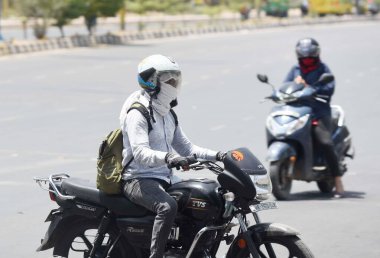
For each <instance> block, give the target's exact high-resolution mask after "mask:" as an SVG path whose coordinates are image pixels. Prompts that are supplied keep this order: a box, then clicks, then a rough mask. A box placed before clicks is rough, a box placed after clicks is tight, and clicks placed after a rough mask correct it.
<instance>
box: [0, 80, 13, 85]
mask: <svg viewBox="0 0 380 258" xmlns="http://www.w3.org/2000/svg"><path fill="white" fill-rule="evenodd" d="M11 83H13V80H11V79H8V80H3V81H0V84H11Z"/></svg>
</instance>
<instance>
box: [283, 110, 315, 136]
mask: <svg viewBox="0 0 380 258" xmlns="http://www.w3.org/2000/svg"><path fill="white" fill-rule="evenodd" d="M309 116H310V115H309V114H306V115H304V116H302V117H300V118H298V119H296V120H293V121H291V122H290V123H288V124H286V127H287V130H286V135H291V134H293V133H294V132H295V131H297V130H299V129H301V128H302V127H304V126H305V125H306V123H307V121H308V120H309Z"/></svg>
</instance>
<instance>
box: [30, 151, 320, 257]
mask: <svg viewBox="0 0 380 258" xmlns="http://www.w3.org/2000/svg"><path fill="white" fill-rule="evenodd" d="M193 160H194V162H196V163H194V164H191V165H190V169H193V170H201V169H208V170H210V171H212V172H214V173H215V174H216V175H217V182H216V181H214V180H209V179H190V180H185V181H182V182H178V183H175V184H173V185H171V186H170V187H169V188H168V189H167V192H168V193H169V194H170V195H171V196H172V197H173V198H174V199H175V200H176V201H177V203H178V214H177V217H176V219H175V223H174V225H173V227H172V230H171V234H170V236H169V238H168V242H167V246H166V253H165V256H164V257H165V258H174V257H183V258H184V257H186V258H190V257H192V258H215V257H216V254H217V252H218V250H219V247H220V244H221V243H222V242H225V243H226V244H227V245H230V247H229V249H228V251H227V252H226V254H225V256H224V257H226V258H246V257H253V258H264V257H270V258H275V257H280V256H282V255H283V254H284V253H286V257H297V258H312V257H314V256H313V255H312V253H311V252H310V250H309V249H308V248H307V246H306V245H305V244H304V243H303V242H302V241H301V240H300V238H299V237H298V234H299V233H298V232H297V231H296V230H295V229H292V228H291V227H289V226H286V225H283V224H279V223H262V222H261V221H260V218H259V216H258V212H260V211H263V210H268V209H275V208H277V203H276V202H273V201H266V200H267V199H268V198H269V196H270V194H271V189H272V187H271V181H270V177H269V174H268V173H267V171H266V169H265V168H264V166H263V165H262V164H261V162H260V161H259V160H258V159H257V158H256V157H255V156H254V155H253V154H252V153H251V152H250V151H249V150H248V149H247V148H238V149H234V150H231V151H229V152H227V154H226V158H225V159H224V161H223V166H224V168H223V167H222V166H220V165H218V164H217V163H215V162H212V161H205V160H196V159H194V158H193ZM35 181H36V182H37V183H38V184H39V185H40V186H41V187H42V188H43V189H45V190H47V191H48V192H49V195H50V198H51V199H52V200H53V201H54V202H56V203H57V205H58V206H59V207H58V208H57V209H54V210H52V211H51V212H50V214H49V216H48V217H47V219H46V222H50V226H49V229H48V230H47V232H46V235H45V237H44V239H43V240H42V241H41V245H40V247H39V248H38V249H37V251H44V250H47V249H50V248H53V256H61V257H69V256H70V257H72V255H74V256H75V257H79V256H78V255H80V257H85V258H95V257H96V258H100V257H104V258H105V257H110V258H123V257H124V258H127V257H128V258H148V257H149V247H150V241H151V237H152V228H153V223H154V218H155V214H153V213H151V212H150V211H148V210H146V209H145V208H143V207H141V206H139V205H137V204H134V203H132V202H131V201H130V200H128V199H127V198H125V197H124V196H123V195H107V194H105V193H103V192H101V191H99V190H98V189H97V188H96V186H95V182H91V181H89V180H86V179H80V178H73V177H70V176H69V175H66V174H57V175H51V176H49V178H35ZM249 214H252V215H253V218H254V220H255V222H256V223H255V224H253V225H249V224H248V222H247V215H249ZM236 222H237V223H236ZM235 226H239V231H238V232H237V235H236V236H235V235H233V234H231V229H232V228H233V227H235ZM284 251H285V252H284Z"/></svg>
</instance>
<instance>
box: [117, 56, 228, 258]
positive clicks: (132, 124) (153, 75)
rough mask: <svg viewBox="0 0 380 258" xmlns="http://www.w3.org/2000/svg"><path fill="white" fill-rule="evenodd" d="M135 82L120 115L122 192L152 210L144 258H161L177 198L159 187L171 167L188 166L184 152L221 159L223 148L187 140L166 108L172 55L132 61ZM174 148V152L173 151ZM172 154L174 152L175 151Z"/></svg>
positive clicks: (177, 84)
mask: <svg viewBox="0 0 380 258" xmlns="http://www.w3.org/2000/svg"><path fill="white" fill-rule="evenodd" d="M138 82H139V85H140V87H141V88H142V90H138V91H136V92H134V93H133V94H132V95H131V96H129V97H128V98H127V100H126V101H125V103H124V105H123V108H122V110H121V114H120V125H121V129H122V132H123V143H124V150H123V165H124V166H126V165H127V163H129V165H127V167H126V169H125V172H124V174H123V180H124V182H125V184H124V187H123V193H124V195H125V196H126V197H127V198H128V199H130V200H131V201H132V202H134V203H137V204H139V205H141V206H143V207H145V208H146V209H148V210H150V211H152V212H154V213H156V217H155V221H154V225H153V232H152V242H151V247H150V258H162V257H163V255H164V252H165V246H166V242H167V239H168V236H169V233H170V229H171V227H172V224H173V222H174V218H175V216H176V213H177V203H176V201H175V200H174V198H173V197H171V196H170V195H169V194H168V193H167V192H166V191H165V189H167V188H168V187H169V186H170V185H171V184H172V183H173V173H172V170H171V169H169V168H168V165H169V166H171V167H177V169H178V168H179V167H182V168H183V169H184V170H188V169H189V162H191V158H189V156H192V155H194V154H195V155H196V157H197V158H201V159H207V160H217V161H222V160H223V158H224V155H225V153H224V152H216V151H212V150H209V149H205V148H201V147H198V146H196V145H194V144H192V143H191V142H190V140H189V139H188V138H187V137H186V135H185V134H184V132H183V131H182V128H181V127H180V126H179V125H176V118H175V117H174V115H173V113H171V112H170V109H171V108H172V107H173V106H175V105H176V104H177V95H178V93H179V91H180V88H181V70H180V68H179V66H178V63H177V62H176V61H174V60H173V59H172V58H169V57H166V56H163V55H151V56H148V57H147V58H145V59H143V60H142V61H141V63H140V64H139V65H138ZM135 102H139V103H141V104H143V105H144V106H145V107H146V108H147V110H149V115H150V118H151V121H152V123H151V125H152V130H148V121H147V119H146V118H145V117H144V115H143V114H142V113H141V112H139V111H138V110H136V109H132V110H130V111H129V112H128V110H129V109H130V107H131V105H132V104H133V103H135ZM174 151H176V152H174ZM176 153H178V154H176ZM132 157H133V160H132V162H128V161H130V160H131V158H132Z"/></svg>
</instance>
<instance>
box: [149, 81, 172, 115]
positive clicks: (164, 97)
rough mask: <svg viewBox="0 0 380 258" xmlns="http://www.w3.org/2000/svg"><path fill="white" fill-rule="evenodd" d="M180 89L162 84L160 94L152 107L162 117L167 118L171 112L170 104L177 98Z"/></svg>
mask: <svg viewBox="0 0 380 258" xmlns="http://www.w3.org/2000/svg"><path fill="white" fill-rule="evenodd" d="M177 95H178V89H177V88H174V87H173V86H171V85H170V84H167V83H163V82H161V83H160V92H159V93H158V94H157V98H153V100H152V106H153V108H154V110H156V111H157V112H158V113H159V114H160V115H161V116H165V115H167V114H168V113H169V111H170V108H171V106H170V103H171V102H172V101H173V100H175V99H176V98H177Z"/></svg>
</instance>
